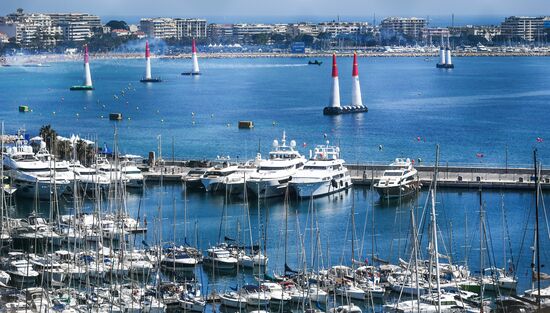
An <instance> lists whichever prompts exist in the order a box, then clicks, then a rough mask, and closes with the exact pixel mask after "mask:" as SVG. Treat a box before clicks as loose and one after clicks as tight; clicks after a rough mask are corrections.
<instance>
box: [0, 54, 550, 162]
mask: <svg viewBox="0 0 550 313" xmlns="http://www.w3.org/2000/svg"><path fill="white" fill-rule="evenodd" d="M322 61H323V62H324V63H323V65H322V66H307V65H305V63H306V62H307V59H302V58H296V59H291V58H287V59H284V58H281V59H201V60H200V64H201V70H202V71H203V75H202V76H200V77H184V76H180V73H181V72H183V71H187V70H188V69H189V68H190V64H191V63H190V62H191V61H190V60H157V59H154V60H153V61H152V64H153V75H159V76H161V77H162V78H163V79H164V82H162V83H160V84H151V85H144V84H141V83H139V81H138V80H139V79H140V78H141V76H142V75H143V71H144V69H143V67H144V66H143V64H144V61H143V60H93V59H92V60H91V62H92V63H91V69H92V77H93V79H94V85H95V87H96V90H94V91H92V92H74V91H69V89H68V87H69V86H71V85H75V84H80V83H81V80H82V64H81V63H80V62H78V63H77V62H68V63H54V64H51V67H43V68H22V67H9V68H0V72H1V75H0V83H1V84H2V87H3V88H2V90H3V92H2V95H3V97H2V111H1V112H0V119H2V120H4V121H5V123H6V128H7V130H8V131H9V132H15V131H16V130H17V129H18V128H20V127H22V126H25V127H26V128H27V130H28V132H29V133H31V134H33V135H34V134H36V133H37V132H38V128H39V127H40V126H41V125H43V124H48V123H50V124H52V126H53V127H54V129H56V130H58V132H59V133H60V134H62V135H65V136H70V134H72V133H78V134H81V135H82V136H85V137H86V136H87V137H89V138H98V141H99V143H100V145H103V143H107V144H108V145H111V144H112V141H113V133H114V125H115V122H111V121H109V120H108V114H109V113H110V112H121V113H122V114H123V117H124V121H122V122H119V123H117V124H118V135H119V142H120V146H121V149H122V151H124V152H128V153H134V154H140V155H145V154H146V153H147V152H148V151H153V150H157V147H158V135H162V143H163V144H162V146H163V155H164V156H165V157H167V156H168V157H170V156H171V155H172V144H171V143H172V138H173V139H174V142H175V145H174V146H175V149H174V154H175V156H177V157H184V158H201V159H202V158H215V157H216V156H218V155H230V156H231V157H233V158H236V157H239V158H240V159H243V158H252V157H254V156H255V154H256V152H257V150H258V146H259V145H260V147H261V149H260V150H261V152H263V153H267V151H268V150H269V147H270V144H271V141H272V140H273V139H275V138H276V137H280V136H281V133H282V131H283V130H286V132H287V134H288V137H289V138H291V139H295V140H296V141H297V142H298V144H299V145H300V146H303V144H304V143H306V145H307V146H308V147H311V145H314V144H319V143H323V141H324V137H323V135H324V134H327V135H328V138H329V139H330V140H332V141H333V142H334V143H339V144H340V145H341V147H342V151H343V154H344V157H345V158H346V160H347V161H348V162H355V161H371V160H375V161H382V162H389V161H390V160H392V159H393V158H395V157H396V156H400V155H403V156H408V157H411V158H421V159H423V160H426V161H430V160H433V159H434V150H435V149H434V145H435V144H436V143H439V144H441V159H442V160H443V161H449V162H461V163H479V162H483V163H492V164H496V163H498V164H501V165H504V163H505V160H506V151H507V150H508V162H509V163H510V164H512V163H515V164H530V163H532V160H531V150H532V148H533V147H538V148H539V153H540V157H541V158H542V159H543V162H544V160H546V158H547V157H548V154H549V147H548V142H547V141H549V140H550V129H549V128H548V127H546V125H547V117H548V116H550V107H549V106H548V103H549V101H550V87H549V86H550V75H548V74H549V73H550V65H549V64H548V59H547V58H544V57H541V58H536V57H524V58H513V57H499V58H489V57H478V58H474V57H470V58H456V62H455V63H456V68H455V69H454V70H450V71H446V70H438V69H436V68H435V65H434V64H435V62H436V60H435V59H433V58H432V59H430V60H429V61H425V60H424V58H360V59H359V70H360V75H361V88H362V92H363V102H364V104H366V105H367V106H368V107H369V109H370V111H369V112H368V113H367V114H363V115H346V116H338V117H326V116H323V115H322V108H323V107H324V106H325V105H327V103H328V98H329V90H330V84H331V79H330V60H329V59H322ZM339 66H340V87H341V95H342V103H343V104H345V103H349V102H350V101H351V99H350V94H351V84H350V81H351V58H340V59H339ZM130 84H131V85H130ZM129 86H130V88H129V89H130V90H128V87H129ZM122 90H125V93H124V95H123V94H122V93H121V91H122ZM115 96H116V97H115ZM22 104H25V105H29V106H30V108H31V109H32V110H33V112H31V113H25V114H23V113H19V112H18V111H17V108H18V106H19V105H22ZM192 113H194V114H195V115H194V117H193V116H192ZM101 116H103V118H101ZM239 120H252V121H254V123H255V125H256V127H255V128H254V129H253V130H238V129H237V122H238V121H239ZM418 137H420V138H421V140H420V141H418V140H417V138H418ZM537 137H540V138H543V139H547V141H546V142H542V143H537V141H536V138H537ZM380 145H382V147H383V149H382V150H380V149H379V146H380ZM476 153H483V154H484V158H482V159H478V158H476Z"/></svg>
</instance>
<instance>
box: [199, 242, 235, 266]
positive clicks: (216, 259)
mask: <svg viewBox="0 0 550 313" xmlns="http://www.w3.org/2000/svg"><path fill="white" fill-rule="evenodd" d="M238 262H239V261H238V260H237V259H236V258H234V257H232V256H231V252H230V251H229V250H227V249H226V248H225V247H224V246H223V245H220V246H217V247H213V248H210V249H208V250H206V256H205V257H204V264H205V265H208V266H210V267H212V268H213V269H217V270H234V269H235V268H236V267H237V263H238Z"/></svg>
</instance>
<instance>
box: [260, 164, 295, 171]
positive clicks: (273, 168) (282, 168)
mask: <svg viewBox="0 0 550 313" xmlns="http://www.w3.org/2000/svg"><path fill="white" fill-rule="evenodd" d="M293 167H294V166H293V165H291V166H284V167H282V166H261V167H260V168H258V170H259V171H280V170H289V169H291V168H293Z"/></svg>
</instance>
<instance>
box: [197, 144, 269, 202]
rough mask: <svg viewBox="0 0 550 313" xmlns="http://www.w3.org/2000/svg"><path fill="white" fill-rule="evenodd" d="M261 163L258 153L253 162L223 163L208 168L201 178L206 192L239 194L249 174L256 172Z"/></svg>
mask: <svg viewBox="0 0 550 313" xmlns="http://www.w3.org/2000/svg"><path fill="white" fill-rule="evenodd" d="M260 161H261V155H260V154H259V153H258V155H257V157H256V158H255V159H254V160H250V161H247V162H245V163H239V164H229V163H227V162H224V163H223V164H218V165H216V166H214V167H211V168H209V169H208V170H207V171H206V173H204V175H203V176H202V177H201V181H202V184H203V186H204V188H205V189H206V191H222V192H226V191H227V192H228V193H230V194H241V193H243V191H244V186H245V182H246V181H247V180H248V178H249V177H250V175H251V174H253V173H254V172H256V169H257V168H258V165H259V164H260Z"/></svg>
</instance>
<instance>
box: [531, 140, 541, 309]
mask: <svg viewBox="0 0 550 313" xmlns="http://www.w3.org/2000/svg"><path fill="white" fill-rule="evenodd" d="M533 161H534V163H535V245H536V247H535V249H536V253H537V308H538V310H539V311H540V300H541V298H540V239H539V237H540V236H539V197H540V194H539V193H540V181H539V168H538V163H537V162H538V161H537V149H535V150H533Z"/></svg>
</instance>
